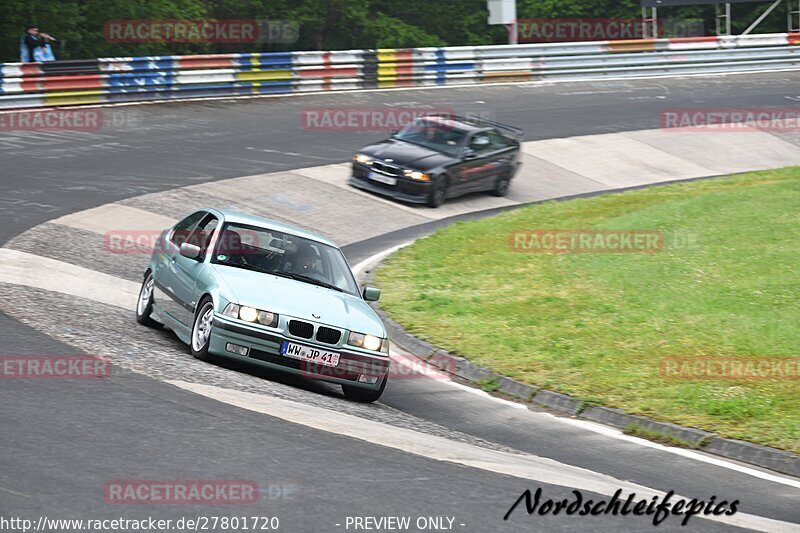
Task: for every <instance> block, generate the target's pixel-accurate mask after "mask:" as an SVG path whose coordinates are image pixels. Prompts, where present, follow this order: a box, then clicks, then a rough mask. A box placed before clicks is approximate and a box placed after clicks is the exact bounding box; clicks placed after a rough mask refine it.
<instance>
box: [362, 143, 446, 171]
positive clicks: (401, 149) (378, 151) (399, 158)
mask: <svg viewBox="0 0 800 533" xmlns="http://www.w3.org/2000/svg"><path fill="white" fill-rule="evenodd" d="M360 151H361V153H363V154H366V155H368V156H371V157H375V158H377V159H380V160H386V159H392V161H390V163H392V164H393V165H398V166H401V167H409V168H413V169H416V170H428V169H432V168H435V167H439V166H442V165H446V164H449V163H452V162H453V161H455V158H454V157H452V156H448V155H445V154H443V153H441V152H437V151H436V150H431V149H430V148H425V147H423V146H419V145H417V144H411V143H407V142H404V141H398V140H395V139H389V140H386V141H383V142H379V143H376V144H371V145H369V146H365V147H364V148H363V149H361V150H360Z"/></svg>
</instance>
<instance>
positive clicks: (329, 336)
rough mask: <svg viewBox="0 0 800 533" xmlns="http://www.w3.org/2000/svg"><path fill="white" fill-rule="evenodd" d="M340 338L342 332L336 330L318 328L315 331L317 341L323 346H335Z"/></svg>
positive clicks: (324, 327) (323, 327)
mask: <svg viewBox="0 0 800 533" xmlns="http://www.w3.org/2000/svg"><path fill="white" fill-rule="evenodd" d="M341 338H342V332H341V331H339V330H338V329H333V328H329V327H326V326H320V327H319V329H317V340H318V341H319V342H322V343H325V344H336V343H338V342H339V339H341Z"/></svg>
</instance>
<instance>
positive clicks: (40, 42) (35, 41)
mask: <svg viewBox="0 0 800 533" xmlns="http://www.w3.org/2000/svg"><path fill="white" fill-rule="evenodd" d="M23 44H24V46H25V47H26V48H27V49H28V57H30V61H33V51H34V50H36V47H39V46H41V47H44V46H45V45H46V44H47V39H45V38H44V37H36V36H35V35H31V34H30V33H26V34H25V37H24V39H23Z"/></svg>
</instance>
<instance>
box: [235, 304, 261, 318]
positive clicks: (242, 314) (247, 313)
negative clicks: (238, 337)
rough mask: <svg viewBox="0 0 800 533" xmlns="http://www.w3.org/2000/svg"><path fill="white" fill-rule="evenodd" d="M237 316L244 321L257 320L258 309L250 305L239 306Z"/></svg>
mask: <svg viewBox="0 0 800 533" xmlns="http://www.w3.org/2000/svg"><path fill="white" fill-rule="evenodd" d="M239 318H241V319H242V320H244V321H245V322H255V321H256V320H258V309H253V308H252V307H247V306H244V305H243V306H242V307H240V308H239Z"/></svg>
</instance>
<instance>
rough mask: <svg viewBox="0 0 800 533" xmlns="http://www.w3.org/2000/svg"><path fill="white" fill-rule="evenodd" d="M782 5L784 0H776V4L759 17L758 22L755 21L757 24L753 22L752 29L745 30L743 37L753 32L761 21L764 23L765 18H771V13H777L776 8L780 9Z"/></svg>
mask: <svg viewBox="0 0 800 533" xmlns="http://www.w3.org/2000/svg"><path fill="white" fill-rule="evenodd" d="M782 3H783V0H775V2H773V3H772V5H771V6H769V7H768V8H767V10H766V11H764V12H763V13H762V14H761V16H760V17H758V18H757V19H756V21H755V22H753V23H752V24H750V27H749V28H747V29H746V30H744V32H742V35H747V34H748V33H750V32H751V31H753V30H754V29H755V28H756V26H758V25H759V24H761V21H762V20H764V19H765V18H767V16H769V14H770V13H772V12H773V11H775V8H776V7H778V6H779V5H781V4H782Z"/></svg>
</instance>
